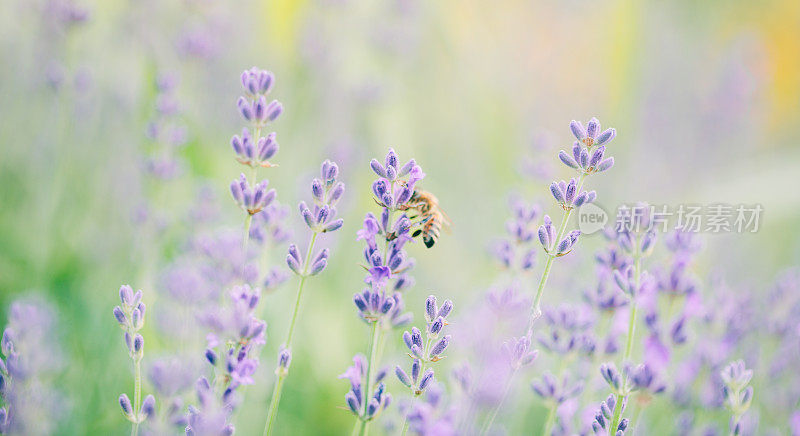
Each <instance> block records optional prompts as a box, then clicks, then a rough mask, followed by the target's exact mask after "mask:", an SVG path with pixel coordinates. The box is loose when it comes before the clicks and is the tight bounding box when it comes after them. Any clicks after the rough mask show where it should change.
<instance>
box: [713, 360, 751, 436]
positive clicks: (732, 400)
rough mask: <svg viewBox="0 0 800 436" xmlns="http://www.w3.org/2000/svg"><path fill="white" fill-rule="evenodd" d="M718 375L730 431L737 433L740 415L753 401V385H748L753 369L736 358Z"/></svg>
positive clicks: (739, 427)
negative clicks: (727, 413)
mask: <svg viewBox="0 0 800 436" xmlns="http://www.w3.org/2000/svg"><path fill="white" fill-rule="evenodd" d="M720 376H721V377H722V382H723V383H724V386H723V388H722V392H723V395H724V398H725V407H726V408H727V409H728V411H730V412H731V420H730V432H731V434H733V435H738V434H740V433H741V430H742V429H741V423H740V420H741V418H742V415H744V414H745V413H746V412H747V409H749V408H750V403H751V402H752V401H753V387H752V386H748V385H749V384H750V380H751V379H752V378H753V370H750V369H747V368H746V367H745V364H744V361H742V360H737V361H734V362H731V363H730V364H728V365H727V366H726V367H725V368H723V369H722V371H721V372H720Z"/></svg>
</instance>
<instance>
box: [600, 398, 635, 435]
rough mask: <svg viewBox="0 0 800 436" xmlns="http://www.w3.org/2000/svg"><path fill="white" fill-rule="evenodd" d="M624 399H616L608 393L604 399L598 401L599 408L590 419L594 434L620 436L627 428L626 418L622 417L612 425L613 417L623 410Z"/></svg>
mask: <svg viewBox="0 0 800 436" xmlns="http://www.w3.org/2000/svg"><path fill="white" fill-rule="evenodd" d="M625 404H626V401H621V402H619V401H617V399H616V398H614V395H609V396H608V398H606V400H605V401H603V402H602V403H600V410H598V411H597V413H596V414H595V416H594V421H592V430H594V433H595V434H605V435H612V434H613V435H615V436H622V435H623V434H625V430H627V428H628V420H627V419H623V420H622V421H621V422H620V423H619V424H617V425H614V424H613V419H614V417H615V416H619V415H620V414H622V412H623V411H624V410H625ZM612 429H613V431H612Z"/></svg>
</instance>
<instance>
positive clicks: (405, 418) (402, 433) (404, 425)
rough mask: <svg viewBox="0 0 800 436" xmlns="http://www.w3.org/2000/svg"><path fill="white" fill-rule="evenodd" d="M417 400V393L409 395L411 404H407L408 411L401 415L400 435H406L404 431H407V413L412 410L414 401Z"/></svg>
mask: <svg viewBox="0 0 800 436" xmlns="http://www.w3.org/2000/svg"><path fill="white" fill-rule="evenodd" d="M416 401H417V395H414V396H413V397H411V404H409V406H408V412H407V413H406V414H405V416H404V417H403V430H402V431H401V432H400V436H406V432H407V431H408V415H409V414H410V413H411V411H412V410H414V403H415V402H416Z"/></svg>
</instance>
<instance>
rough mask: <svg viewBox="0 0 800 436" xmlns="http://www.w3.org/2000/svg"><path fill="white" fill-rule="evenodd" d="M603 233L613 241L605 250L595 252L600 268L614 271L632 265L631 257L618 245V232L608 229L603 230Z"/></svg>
mask: <svg viewBox="0 0 800 436" xmlns="http://www.w3.org/2000/svg"><path fill="white" fill-rule="evenodd" d="M603 235H604V236H605V237H606V238H607V239H608V240H609V241H610V242H611V245H610V246H609V247H607V248H606V249H605V250H601V251H598V252H597V253H595V256H594V259H595V262H596V263H597V266H598V268H600V269H601V270H602V271H605V272H613V271H614V270H616V269H625V268H626V267H627V266H629V265H631V264H632V259H631V257H630V256H628V255H627V254H625V253H623V252H622V251H620V250H619V248H618V247H617V243H616V238H617V234H616V232H613V231H610V230H607V231H604V232H603Z"/></svg>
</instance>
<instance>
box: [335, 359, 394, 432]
mask: <svg viewBox="0 0 800 436" xmlns="http://www.w3.org/2000/svg"><path fill="white" fill-rule="evenodd" d="M385 376H386V372H385V371H380V372H379V373H378V374H377V375H376V377H375V386H374V390H372V392H371V393H370V392H369V391H368V390H367V389H369V386H370V384H369V383H368V377H369V363H368V362H367V358H366V357H365V356H364V355H363V354H357V355H356V356H355V357H353V365H352V366H350V367H349V368H348V369H347V371H345V372H344V373H343V374H342V375H340V376H339V378H341V379H346V380H348V381H350V391H349V392H347V394H346V395H345V397H344V398H345V402H346V403H347V407H348V408H349V409H350V412H352V413H353V414H354V415H355V416H357V417H358V419H359V420H361V421H371V420H373V419H375V418H377V417H378V416H380V414H381V412H383V411H384V410H386V408H387V407H389V405H390V404H391V401H392V396H391V394H389V393H388V392H386V385H385V384H384V383H383V379H384V377H385Z"/></svg>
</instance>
